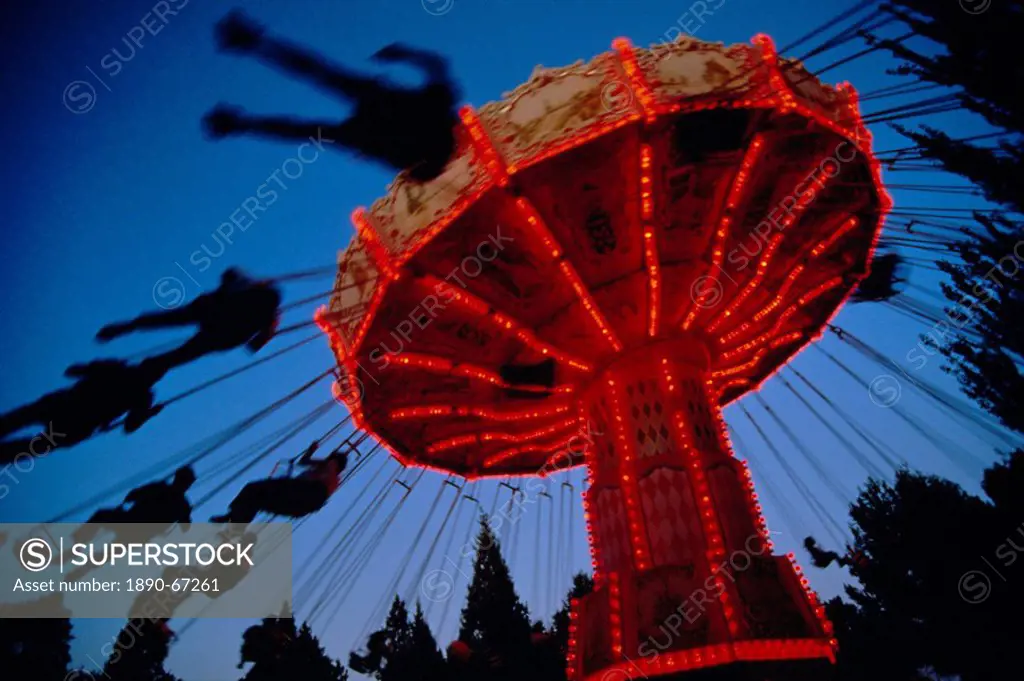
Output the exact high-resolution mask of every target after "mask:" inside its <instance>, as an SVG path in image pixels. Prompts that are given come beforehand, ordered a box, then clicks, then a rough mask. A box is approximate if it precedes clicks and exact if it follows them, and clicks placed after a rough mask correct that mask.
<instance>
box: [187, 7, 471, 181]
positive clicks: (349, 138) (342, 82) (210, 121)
mask: <svg viewBox="0 0 1024 681" xmlns="http://www.w3.org/2000/svg"><path fill="white" fill-rule="evenodd" d="M217 38H218V42H219V44H220V47H221V49H223V50H226V51H231V52H238V53H242V54H248V55H252V56H254V57H256V58H258V59H260V60H262V61H263V62H265V63H267V64H269V65H271V66H273V67H276V68H279V69H281V70H283V71H285V72H287V73H290V74H293V75H295V76H298V77H301V78H303V79H305V80H308V81H311V82H313V83H314V84H316V85H318V86H320V87H322V88H324V89H325V90H328V91H330V92H331V93H332V94H335V95H337V96H339V97H341V98H342V99H345V100H347V101H351V102H352V103H353V104H354V112H353V114H352V116H351V117H349V118H348V119H346V120H343V121H341V122H338V121H311V120H298V119H295V118H291V117H285V116H269V117H260V116H248V115H246V114H245V113H244V112H243V111H242V110H241V109H239V108H237V107H231V106H226V105H218V106H217V107H216V108H215V109H214V110H213V111H211V112H210V113H209V114H207V116H206V118H205V119H204V124H205V126H206V129H207V132H208V133H209V134H210V135H211V136H212V137H214V138H223V137H226V136H228V135H237V134H245V133H256V134H262V135H265V136H270V137H276V138H279V139H284V140H303V139H308V138H310V137H316V138H319V137H320V136H321V135H322V136H323V137H325V138H327V139H329V140H330V141H331V142H332V143H337V144H340V145H342V146H344V147H347V148H349V149H352V150H354V151H356V152H359V153H361V154H362V155H364V156H367V157H369V158H372V159H375V160H377V161H379V162H383V163H385V164H387V165H389V166H391V167H392V168H394V169H395V170H398V171H401V170H406V171H408V173H409V176H410V177H411V178H412V179H414V180H415V181H417V182H427V181H430V180H433V179H434V178H436V177H437V176H438V175H440V174H441V172H442V171H443V170H444V168H445V165H446V164H447V163H448V160H449V159H450V158H451V156H452V154H453V153H454V151H455V146H456V140H455V129H456V126H457V125H458V123H459V117H458V111H457V104H458V99H459V94H458V88H457V86H456V85H455V84H454V83H453V81H452V80H451V77H450V75H449V70H448V65H447V62H446V61H445V60H444V59H443V58H441V57H440V56H439V55H437V54H435V53H432V52H427V51H423V50H417V49H414V48H412V47H409V46H406V45H402V44H398V43H394V44H391V45H388V46H387V47H385V48H383V49H381V50H379V51H378V52H377V53H376V54H374V55H373V56H372V59H374V60H376V61H379V62H384V63H396V62H405V63H407V64H410V65H413V66H415V67H417V68H418V69H420V70H421V71H422V72H423V73H424V75H425V76H426V82H425V83H424V85H422V86H421V87H417V88H409V87H403V86H399V85H395V84H393V83H388V82H387V81H385V80H382V79H379V78H376V77H370V76H363V75H360V74H357V73H354V72H352V71H350V70H348V69H346V68H345V67H342V66H339V65H337V64H332V63H329V62H328V61H326V60H325V59H323V58H322V57H320V56H319V55H317V54H315V53H314V52H312V51H309V50H306V49H304V48H301V47H299V46H297V45H293V44H290V43H287V42H285V41H282V40H278V39H274V38H269V37H267V36H266V35H264V30H263V28H262V27H261V26H259V25H258V24H256V23H254V22H252V21H251V20H250V19H248V18H247V17H246V16H245V15H243V14H242V13H240V12H237V11H236V12H232V13H230V14H229V15H228V16H227V17H225V18H224V19H223V20H222V21H221V22H220V23H219V24H218V25H217Z"/></svg>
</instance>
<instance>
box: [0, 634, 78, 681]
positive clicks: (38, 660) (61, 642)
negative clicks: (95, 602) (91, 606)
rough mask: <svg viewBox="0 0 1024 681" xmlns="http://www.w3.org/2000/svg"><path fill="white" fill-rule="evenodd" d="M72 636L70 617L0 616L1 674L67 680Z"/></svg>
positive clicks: (24, 679) (20, 679)
mask: <svg viewBox="0 0 1024 681" xmlns="http://www.w3.org/2000/svg"><path fill="white" fill-rule="evenodd" d="M71 638H72V636H71V620H69V619H57V618H55V619H0V674H2V675H3V677H4V678H5V679H9V681H64V678H65V677H66V675H67V674H68V665H69V664H70V663H71ZM85 678H88V677H85Z"/></svg>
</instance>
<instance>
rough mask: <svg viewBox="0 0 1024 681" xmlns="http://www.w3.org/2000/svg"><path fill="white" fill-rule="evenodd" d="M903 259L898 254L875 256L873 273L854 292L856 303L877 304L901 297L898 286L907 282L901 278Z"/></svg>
mask: <svg viewBox="0 0 1024 681" xmlns="http://www.w3.org/2000/svg"><path fill="white" fill-rule="evenodd" d="M902 267H903V259H902V258H901V257H900V256H899V254H897V253H885V254H883V255H877V256H875V258H874V260H873V261H872V262H871V272H870V273H869V274H868V276H866V277H865V278H864V279H862V280H861V282H860V284H859V285H858V286H857V290H856V291H854V292H853V297H852V301H853V302H855V303H877V302H881V301H885V300H889V299H891V298H895V297H896V296H897V295H899V293H900V291H899V290H898V289H897V286H896V285H897V284H899V283H901V282H904V281H906V279H904V278H902V277H900V271H901V269H902Z"/></svg>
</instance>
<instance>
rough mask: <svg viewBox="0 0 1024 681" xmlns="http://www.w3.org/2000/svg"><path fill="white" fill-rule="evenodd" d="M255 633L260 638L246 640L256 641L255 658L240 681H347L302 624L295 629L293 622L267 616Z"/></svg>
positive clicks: (338, 663) (337, 663)
mask: <svg viewBox="0 0 1024 681" xmlns="http://www.w3.org/2000/svg"><path fill="white" fill-rule="evenodd" d="M250 631H252V630H250ZM247 633H248V632H247ZM257 633H258V634H260V636H258V637H256V638H255V639H250V640H254V641H256V644H255V645H254V646H253V647H254V648H255V650H254V652H255V653H256V655H255V657H256V659H255V660H254V662H253V665H252V667H251V668H250V669H249V671H248V673H246V675H245V676H244V677H242V679H243V681H291V680H292V679H294V680H295V681H299V680H300V679H301V681H346V680H347V679H348V672H347V671H346V670H345V668H344V667H343V666H342V665H341V663H340V662H338V661H337V660H334V659H332V658H331V657H330V656H328V655H327V653H326V652H325V651H324V649H323V646H321V645H320V641H319V639H317V637H316V636H315V635H314V634H313V630H312V629H310V627H309V625H308V624H305V623H303V624H302V626H301V627H298V628H296V626H295V620H294V619H291V618H288V617H268V618H266V619H264V620H263V622H262V624H261V625H259V628H258V630H257ZM263 634H265V637H264V636H263ZM247 643H248V641H247ZM245 652H247V651H245V650H243V657H248V656H247V655H245Z"/></svg>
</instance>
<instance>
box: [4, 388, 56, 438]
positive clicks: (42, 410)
mask: <svg viewBox="0 0 1024 681" xmlns="http://www.w3.org/2000/svg"><path fill="white" fill-rule="evenodd" d="M50 406H51V401H50V400H48V399H47V398H46V397H42V398H40V399H38V400H36V401H35V402H33V403H32V404H26V405H25V406H23V407H18V408H17V409H13V410H11V411H9V412H7V413H6V414H0V438H2V437H6V436H8V435H10V434H11V433H14V432H17V431H19V430H21V429H22V428H25V427H27V426H30V425H32V424H39V425H42V424H45V423H46V420H47V418H46V417H47V413H46V412H47V411H49V407H50Z"/></svg>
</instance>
